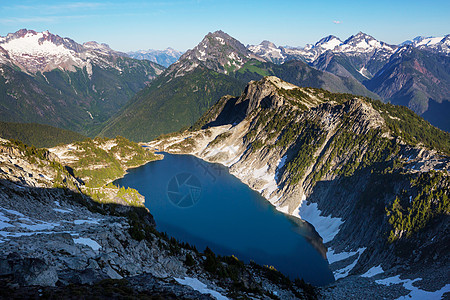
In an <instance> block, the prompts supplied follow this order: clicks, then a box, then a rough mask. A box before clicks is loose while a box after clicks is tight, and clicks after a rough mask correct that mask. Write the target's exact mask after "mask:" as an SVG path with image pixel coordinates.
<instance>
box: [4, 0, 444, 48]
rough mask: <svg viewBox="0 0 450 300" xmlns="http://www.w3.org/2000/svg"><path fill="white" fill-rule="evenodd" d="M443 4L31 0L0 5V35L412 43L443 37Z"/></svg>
mask: <svg viewBox="0 0 450 300" xmlns="http://www.w3.org/2000/svg"><path fill="white" fill-rule="evenodd" d="M448 11H450V2H449V1H441V0H437V1H433V3H430V5H429V6H428V7H426V8H424V3H423V1H417V0H413V1H405V0H401V1H387V0H381V1H353V0H352V1H346V2H345V3H342V2H337V1H332V0H325V1H321V2H320V4H318V3H314V2H313V1H303V0H302V1H295V0H292V1H291V0H289V1H283V2H274V1H265V0H263V1H253V0H252V1H245V2H242V1H238V0H229V1H215V0H188V1H177V0H169V1H139V0H131V1H127V2H122V1H118V0H110V1H101V0H99V1H83V0H78V1H56V0H50V1H31V0H19V1H14V2H12V3H11V2H8V3H6V2H4V1H3V2H1V3H0V35H1V36H5V35H7V34H8V33H10V32H15V31H17V30H19V29H21V28H27V29H33V30H36V31H44V30H49V31H50V32H52V33H54V34H57V35H60V36H62V37H70V38H72V39H74V40H75V41H76V42H79V43H83V42H87V41H91V40H94V41H97V42H100V43H107V44H109V45H110V46H111V48H113V49H115V50H119V51H136V50H139V49H150V48H152V49H165V48H167V47H172V48H174V49H177V50H182V51H184V50H187V49H189V48H193V47H194V46H195V45H196V44H197V43H198V42H199V41H200V40H201V39H202V38H203V37H204V36H205V35H206V34H207V33H208V32H212V31H216V30H219V29H220V30H223V31H225V32H226V33H228V34H230V35H231V36H233V37H235V38H237V39H238V40H240V41H241V42H242V43H244V44H259V43H260V42H261V41H262V40H269V41H271V42H274V43H275V44H276V45H278V46H284V45H289V46H304V45H306V44H308V43H315V42H317V41H318V40H320V39H321V38H323V37H325V36H328V35H330V34H332V35H336V36H337V37H339V38H340V39H341V40H345V39H346V38H348V37H350V36H351V35H354V34H356V33H358V32H359V31H362V32H364V33H367V34H369V35H372V36H373V37H375V38H376V39H378V40H381V41H384V42H387V43H390V44H399V43H401V42H403V41H405V40H408V39H412V38H414V37H416V36H419V35H423V36H443V35H446V34H448V33H449V32H448V31H446V30H448V29H449V28H450V18H448Z"/></svg>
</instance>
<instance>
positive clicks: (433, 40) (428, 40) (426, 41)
mask: <svg viewBox="0 0 450 300" xmlns="http://www.w3.org/2000/svg"><path fill="white" fill-rule="evenodd" d="M407 42H408V41H407ZM409 42H411V45H412V46H413V47H416V48H419V49H422V50H429V51H433V52H436V53H442V54H446V55H449V54H450V34H447V35H446V36H439V37H416V38H415V39H413V40H412V41H409ZM405 43H406V42H405Z"/></svg>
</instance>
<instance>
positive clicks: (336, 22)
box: [333, 20, 342, 24]
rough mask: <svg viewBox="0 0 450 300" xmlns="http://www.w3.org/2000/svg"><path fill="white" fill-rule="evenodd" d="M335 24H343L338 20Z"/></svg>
mask: <svg viewBox="0 0 450 300" xmlns="http://www.w3.org/2000/svg"><path fill="white" fill-rule="evenodd" d="M333 23H334V24H342V21H336V20H334V21H333Z"/></svg>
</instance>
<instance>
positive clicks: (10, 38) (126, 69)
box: [0, 29, 164, 134]
mask: <svg viewBox="0 0 450 300" xmlns="http://www.w3.org/2000/svg"><path fill="white" fill-rule="evenodd" d="M163 70H164V67H163V66H160V65H158V64H156V63H153V62H149V61H141V60H136V59H132V58H129V57H128V56H127V55H126V54H124V53H121V52H118V51H114V50H113V49H111V48H110V47H109V46H108V45H106V44H100V43H97V42H87V43H84V44H79V43H76V42H75V41H73V40H72V39H70V38H62V37H60V36H58V35H55V34H52V33H50V32H48V31H44V32H36V31H33V30H26V29H22V30H19V31H17V32H15V33H10V34H8V35H7V36H5V37H0V90H2V91H4V92H3V93H0V121H8V122H36V123H42V124H49V125H53V126H57V127H61V128H66V129H72V130H75V131H78V132H82V133H84V134H88V133H89V132H90V131H91V130H93V129H94V128H96V127H98V126H99V124H101V123H102V122H104V121H105V120H106V119H108V118H109V117H110V116H111V115H113V114H115V113H116V112H117V111H118V110H119V109H120V108H121V107H122V106H123V105H124V104H125V103H126V102H127V101H128V100H129V98H130V97H131V96H133V95H134V94H135V93H136V92H138V91H139V90H141V89H142V88H144V87H145V86H146V85H147V84H148V83H149V82H150V81H151V80H153V79H154V78H155V77H156V76H157V75H159V74H160V73H161V72H162V71H163Z"/></svg>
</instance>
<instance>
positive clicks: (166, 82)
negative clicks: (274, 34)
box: [100, 31, 378, 141]
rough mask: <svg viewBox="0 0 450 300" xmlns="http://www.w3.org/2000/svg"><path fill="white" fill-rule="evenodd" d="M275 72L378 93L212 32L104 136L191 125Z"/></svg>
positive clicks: (143, 135)
mask: <svg viewBox="0 0 450 300" xmlns="http://www.w3.org/2000/svg"><path fill="white" fill-rule="evenodd" d="M267 75H275V76H278V77H280V78H282V79H283V80H286V81H289V82H291V83H294V84H297V85H301V86H311V87H316V88H324V89H327V90H330V91H333V92H341V93H351V94H358V95H363V96H369V97H375V98H376V97H378V96H377V95H376V94H374V93H372V92H370V91H369V90H367V89H366V88H365V87H364V86H363V84H362V83H360V82H359V81H357V80H356V79H354V78H349V77H343V76H336V75H333V74H331V73H328V72H323V71H320V70H317V69H315V68H313V67H311V66H309V65H308V64H306V63H304V62H302V61H292V62H288V63H285V64H282V65H277V64H274V63H272V62H270V61H269V62H268V61H267V60H266V59H264V58H263V57H261V56H259V55H258V54H256V53H253V52H252V51H250V49H248V48H247V47H245V46H244V45H243V44H242V43H241V42H239V41H238V40H236V39H234V38H233V37H231V36H229V35H228V34H226V33H224V32H223V31H216V32H214V33H208V34H207V35H206V36H205V37H204V39H203V40H202V41H201V42H200V43H199V44H198V45H197V46H195V47H194V48H193V49H192V50H188V51H186V53H184V54H183V55H182V56H181V57H180V59H179V60H178V61H177V62H176V63H174V64H172V65H171V66H170V67H168V68H167V69H166V70H165V71H164V72H163V73H162V74H161V75H160V76H159V77H158V78H157V79H156V80H155V81H153V82H152V83H151V84H150V85H149V86H148V87H146V88H145V89H143V90H142V91H141V92H139V93H138V94H137V95H136V96H135V97H134V98H133V99H132V100H131V101H130V102H129V103H128V105H127V106H126V107H124V108H123V109H122V110H121V112H120V113H118V114H117V115H116V116H115V117H113V118H111V119H110V120H109V121H108V123H107V125H106V127H105V128H104V129H103V130H102V131H101V133H100V134H101V135H105V136H108V137H109V136H116V135H123V136H126V137H127V138H130V139H132V140H136V141H142V140H151V139H153V138H156V137H157V136H158V135H160V134H164V133H169V132H173V131H177V130H179V129H180V128H182V127H185V126H190V125H192V124H193V122H195V121H196V120H197V119H198V118H199V117H200V116H201V115H202V114H203V113H204V112H205V111H206V110H207V109H208V108H209V107H211V105H212V104H214V103H215V102H216V101H217V100H218V99H219V98H220V97H221V96H223V95H226V94H230V95H239V94H240V93H241V91H242V88H243V87H244V86H245V85H246V83H247V82H248V81H250V80H259V79H261V78H262V77H264V76H267Z"/></svg>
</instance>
